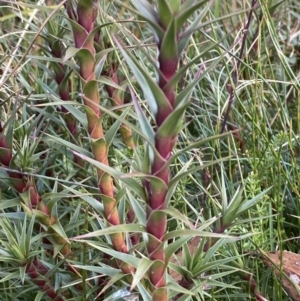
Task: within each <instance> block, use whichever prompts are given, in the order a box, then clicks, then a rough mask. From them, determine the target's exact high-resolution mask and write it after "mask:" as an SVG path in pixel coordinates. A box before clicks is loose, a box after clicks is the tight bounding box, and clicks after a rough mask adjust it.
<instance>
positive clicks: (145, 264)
mask: <svg viewBox="0 0 300 301" xmlns="http://www.w3.org/2000/svg"><path fill="white" fill-rule="evenodd" d="M153 263H154V261H152V260H149V259H148V258H142V259H141V260H140V262H139V265H138V267H137V269H136V272H135V274H134V276H133V279H132V282H131V286H130V290H131V291H132V290H133V289H134V288H135V287H136V286H137V284H138V283H139V282H140V281H141V279H142V278H144V277H145V276H146V275H147V272H148V270H149V269H150V268H151V266H152V265H153Z"/></svg>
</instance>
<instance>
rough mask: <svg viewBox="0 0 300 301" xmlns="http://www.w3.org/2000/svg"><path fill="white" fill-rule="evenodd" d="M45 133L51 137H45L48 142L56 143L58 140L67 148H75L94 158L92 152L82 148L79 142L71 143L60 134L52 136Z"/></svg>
mask: <svg viewBox="0 0 300 301" xmlns="http://www.w3.org/2000/svg"><path fill="white" fill-rule="evenodd" d="M45 135H46V136H48V137H49V138H45V141H46V142H47V143H49V144H50V145H51V143H53V142H54V143H55V142H57V143H58V144H60V145H64V146H65V147H67V148H70V149H73V150H75V151H77V152H79V153H80V154H82V155H85V156H87V157H90V158H93V155H92V154H91V153H90V152H88V151H87V150H86V149H85V148H82V147H80V146H78V145H77V144H74V143H71V142H69V141H67V140H65V139H61V138H59V137H58V136H52V135H49V134H47V133H45Z"/></svg>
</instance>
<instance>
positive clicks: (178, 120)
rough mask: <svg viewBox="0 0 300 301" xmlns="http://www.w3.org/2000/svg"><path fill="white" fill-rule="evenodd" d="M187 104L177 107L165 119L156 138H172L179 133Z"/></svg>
mask: <svg viewBox="0 0 300 301" xmlns="http://www.w3.org/2000/svg"><path fill="white" fill-rule="evenodd" d="M188 105H189V102H187V103H185V104H184V105H181V106H177V107H176V109H175V110H174V111H173V112H172V113H171V114H170V115H169V116H168V117H167V118H166V120H165V121H164V122H163V124H162V125H161V126H160V127H159V128H158V130H157V133H156V135H157V138H160V137H162V138H168V137H173V136H175V135H177V134H178V133H179V131H180V130H181V128H182V117H183V115H184V113H185V110H186V108H187V107H188Z"/></svg>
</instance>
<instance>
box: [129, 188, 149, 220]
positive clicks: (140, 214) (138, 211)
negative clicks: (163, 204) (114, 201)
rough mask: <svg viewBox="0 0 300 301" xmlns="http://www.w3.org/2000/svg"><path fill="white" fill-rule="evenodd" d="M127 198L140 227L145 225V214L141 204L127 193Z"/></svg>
mask: <svg viewBox="0 0 300 301" xmlns="http://www.w3.org/2000/svg"><path fill="white" fill-rule="evenodd" d="M127 197H128V198H129V201H130V205H131V207H132V209H133V211H134V214H135V215H136V218H137V220H138V222H139V223H140V224H141V225H146V212H145V210H144V208H143V207H142V206H141V204H140V203H139V202H138V200H136V198H135V197H134V196H133V195H132V194H131V192H130V191H129V190H128V191H127Z"/></svg>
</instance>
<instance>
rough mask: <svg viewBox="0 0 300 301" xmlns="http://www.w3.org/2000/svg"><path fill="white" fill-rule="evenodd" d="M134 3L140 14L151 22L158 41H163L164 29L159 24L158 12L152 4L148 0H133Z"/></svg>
mask: <svg viewBox="0 0 300 301" xmlns="http://www.w3.org/2000/svg"><path fill="white" fill-rule="evenodd" d="M132 3H133V4H134V6H135V7H136V8H137V10H138V11H139V14H140V16H141V17H142V18H143V19H144V20H146V21H147V22H148V23H149V25H150V27H151V29H152V33H153V34H154V36H155V39H156V41H161V39H162V37H163V35H164V31H163V29H162V28H161V27H160V25H159V18H158V15H157V12H156V11H155V10H154V9H153V7H152V5H151V4H150V3H149V2H148V1H146V0H132Z"/></svg>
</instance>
